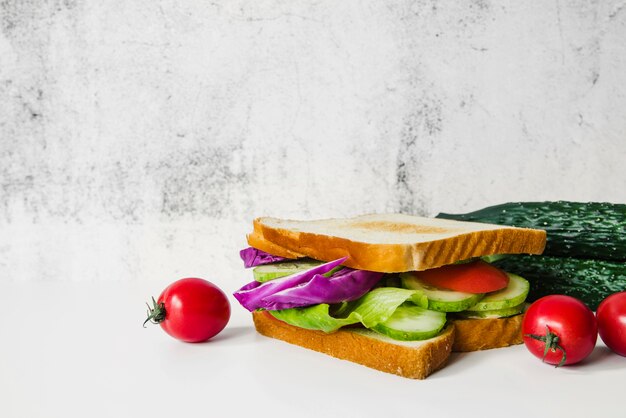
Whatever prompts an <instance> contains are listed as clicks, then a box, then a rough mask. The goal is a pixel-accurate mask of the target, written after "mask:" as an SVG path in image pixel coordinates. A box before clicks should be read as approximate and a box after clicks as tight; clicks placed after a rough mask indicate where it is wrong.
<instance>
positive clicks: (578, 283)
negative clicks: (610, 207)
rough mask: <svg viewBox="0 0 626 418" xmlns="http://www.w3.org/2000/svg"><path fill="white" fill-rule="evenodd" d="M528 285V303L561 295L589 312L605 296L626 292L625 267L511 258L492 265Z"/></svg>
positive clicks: (545, 258) (563, 259)
mask: <svg viewBox="0 0 626 418" xmlns="http://www.w3.org/2000/svg"><path fill="white" fill-rule="evenodd" d="M494 265H496V266H497V267H499V268H501V269H503V270H505V271H508V272H514V273H515V274H519V275H520V276H522V277H524V278H526V279H527V280H528V281H529V282H530V292H529V294H528V299H527V300H528V301H529V302H533V301H535V300H537V299H539V298H540V297H542V296H547V295H554V294H561V295H568V296H573V297H575V298H578V299H580V300H582V301H583V302H585V303H586V304H587V306H589V307H590V308H591V309H592V310H596V308H597V307H598V305H599V304H600V302H601V301H602V300H603V299H604V298H605V297H607V296H609V295H611V294H613V293H615V292H620V291H622V290H626V263H624V262H616V261H606V260H588V259H576V258H571V257H550V256H543V255H511V256H509V257H506V258H504V259H501V260H499V261H497V262H495V263H494Z"/></svg>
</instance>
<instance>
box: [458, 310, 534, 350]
mask: <svg viewBox="0 0 626 418" xmlns="http://www.w3.org/2000/svg"><path fill="white" fill-rule="evenodd" d="M523 319H524V314H519V315H515V316H511V317H508V318H481V319H451V320H449V322H450V323H452V324H453V325H454V328H455V329H456V337H455V338H454V344H453V345H452V351H457V352H466V351H479V350H489V349H492V348H500V347H508V346H510V345H515V344H521V343H522V342H523V339H522V320H523Z"/></svg>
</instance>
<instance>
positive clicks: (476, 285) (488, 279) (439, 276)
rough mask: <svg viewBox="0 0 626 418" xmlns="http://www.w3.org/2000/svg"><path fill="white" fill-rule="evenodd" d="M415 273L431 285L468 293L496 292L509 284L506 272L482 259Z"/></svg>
mask: <svg viewBox="0 0 626 418" xmlns="http://www.w3.org/2000/svg"><path fill="white" fill-rule="evenodd" d="M415 274H416V275H417V276H418V277H419V278H420V279H422V280H423V281H425V282H426V283H428V284H429V285H431V286H435V287H440V288H443V289H449V290H456V291H457V292H466V293H488V292H495V291H496V290H500V289H504V288H505V287H507V285H508V284H509V276H507V275H506V273H505V272H503V271H502V270H500V269H498V268H496V267H494V266H492V265H491V264H489V263H485V262H484V261H481V260H478V261H472V262H471V263H464V264H451V265H449V266H443V267H438V268H434V269H430V270H424V271H418V272H415Z"/></svg>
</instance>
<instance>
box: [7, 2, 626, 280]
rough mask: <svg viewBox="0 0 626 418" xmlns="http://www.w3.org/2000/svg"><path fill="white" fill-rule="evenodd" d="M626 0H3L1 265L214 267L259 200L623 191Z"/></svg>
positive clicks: (373, 208) (109, 275)
mask: <svg viewBox="0 0 626 418" xmlns="http://www.w3.org/2000/svg"><path fill="white" fill-rule="evenodd" d="M625 162H626V2H625V1H599V0H596V1H589V0H585V1H582V0H581V1H566V0H556V1H528V2H518V1H494V2H490V1H480V0H479V1H468V2H450V1H436V0H433V1H406V0H401V1H394V2H382V1H339V2H338V1H317V2H310V1H249V2H245V1H224V2H219V1H217V2H209V1H199V0H110V1H106V0H104V1H103V0H82V1H81V0H63V1H61V0H56V1H52V0H50V1H44V0H0V186H1V188H0V234H1V236H0V280H6V279H9V280H10V279H13V280H29V279H39V280H42V279H43V280H56V279H59V280H66V279H70V280H110V279H113V280H128V279H145V280H149V279H155V278H158V279H163V278H164V277H169V278H171V277H174V276H178V275H203V276H208V277H210V276H211V275H217V276H219V275H232V274H233V273H232V271H233V269H238V268H240V264H239V262H238V260H237V256H236V251H237V249H238V248H239V247H241V246H242V245H244V235H245V232H246V231H247V230H248V229H249V228H250V221H251V219H252V218H253V217H255V216H260V215H275V216H285V217H293V218H310V217H324V216H348V215H354V214H357V213H364V212H381V211H403V212H408V213H416V214H427V215H432V214H434V213H437V212H439V211H448V212H459V211H467V210H473V209H477V208H480V207H482V206H485V205H489V204H494V203H501V202H504V201H515V200H547V199H570V200H606V201H615V202H624V201H626V168H625V166H626V164H625Z"/></svg>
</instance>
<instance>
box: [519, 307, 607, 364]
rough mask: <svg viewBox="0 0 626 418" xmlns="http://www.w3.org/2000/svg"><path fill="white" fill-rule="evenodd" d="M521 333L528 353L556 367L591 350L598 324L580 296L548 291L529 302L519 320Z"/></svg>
mask: <svg viewBox="0 0 626 418" xmlns="http://www.w3.org/2000/svg"><path fill="white" fill-rule="evenodd" d="M522 335H523V338H524V344H526V348H528V350H529V351H530V352H531V353H532V354H534V355H535V356H536V357H538V358H540V359H542V360H543V361H544V362H545V363H549V364H554V365H556V366H557V367H558V366H562V365H566V364H574V363H578V362H579V361H581V360H583V359H584V358H585V357H587V356H588V355H589V354H591V352H592V351H593V348H594V347H595V345H596V340H597V338H598V324H597V322H596V317H595V315H594V314H593V312H592V311H591V309H589V307H587V305H585V304H584V303H583V302H581V301H580V300H578V299H576V298H573V297H571V296H565V295H550V296H544V297H542V298H541V299H538V300H537V301H535V302H534V303H533V304H532V305H530V307H529V308H528V310H527V311H526V314H525V315H524V320H523V321H522Z"/></svg>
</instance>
